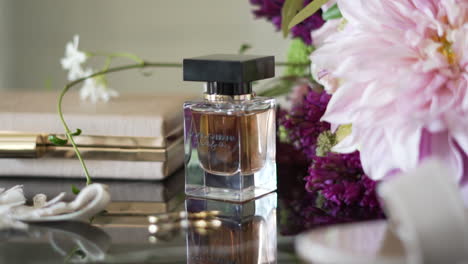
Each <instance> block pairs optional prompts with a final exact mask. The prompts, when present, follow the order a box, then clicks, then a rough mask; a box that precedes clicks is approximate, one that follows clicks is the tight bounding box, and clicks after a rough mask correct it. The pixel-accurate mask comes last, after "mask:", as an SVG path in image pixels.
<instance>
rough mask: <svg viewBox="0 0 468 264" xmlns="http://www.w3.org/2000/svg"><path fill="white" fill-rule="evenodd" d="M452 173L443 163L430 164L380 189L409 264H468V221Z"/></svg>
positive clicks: (424, 164)
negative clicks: (452, 179)
mask: <svg viewBox="0 0 468 264" xmlns="http://www.w3.org/2000/svg"><path fill="white" fill-rule="evenodd" d="M452 173H453V172H451V171H450V170H448V169H447V168H446V167H445V166H444V164H443V163H441V162H440V161H436V160H429V161H426V162H424V163H423V164H422V165H421V166H420V167H419V168H417V169H415V170H413V171H410V172H409V173H405V174H404V175H401V176H400V177H397V178H395V179H394V180H391V181H389V182H384V183H383V184H382V185H381V186H380V188H379V190H378V192H379V195H380V196H381V198H382V199H383V200H384V206H385V212H386V215H387V217H388V218H389V221H390V224H391V227H393V231H394V232H395V234H396V235H397V236H398V237H399V238H400V239H401V241H402V243H403V245H404V247H405V249H406V252H407V255H406V262H407V263H410V264H423V263H424V264H439V263H467V262H468V229H467V226H468V219H467V218H468V217H467V215H466V212H465V209H464V204H463V200H462V198H461V195H460V192H459V190H458V187H457V186H456V184H455V182H451V181H450V179H451V177H450V176H451V174H452ZM464 261H465V262H464Z"/></svg>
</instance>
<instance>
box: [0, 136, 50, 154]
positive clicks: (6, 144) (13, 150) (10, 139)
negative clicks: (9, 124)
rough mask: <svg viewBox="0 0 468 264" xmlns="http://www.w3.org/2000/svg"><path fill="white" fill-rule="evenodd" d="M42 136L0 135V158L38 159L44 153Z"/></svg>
mask: <svg viewBox="0 0 468 264" xmlns="http://www.w3.org/2000/svg"><path fill="white" fill-rule="evenodd" d="M43 144H44V140H43V137H42V135H38V134H26V133H13V132H5V133H0V158H9V157H17V158H38V157H40V156H42V155H43V154H44V152H45V149H44V146H43Z"/></svg>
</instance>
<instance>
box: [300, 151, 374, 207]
mask: <svg viewBox="0 0 468 264" xmlns="http://www.w3.org/2000/svg"><path fill="white" fill-rule="evenodd" d="M305 180H306V189H307V190H308V191H309V192H319V193H320V194H321V195H322V196H323V197H324V198H325V199H326V200H327V201H329V202H332V203H334V204H336V205H338V206H341V205H346V206H361V207H371V208H373V207H377V208H378V207H379V202H378V200H377V196H376V193H375V188H376V183H375V181H373V180H371V179H369V177H367V175H365V174H364V171H363V169H362V166H361V161H360V159H359V152H357V151H356V152H353V153H350V154H336V153H328V155H327V156H326V157H318V156H315V157H314V158H313V160H312V165H311V166H310V167H309V175H308V176H307V177H306V178H305Z"/></svg>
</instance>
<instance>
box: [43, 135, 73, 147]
mask: <svg viewBox="0 0 468 264" xmlns="http://www.w3.org/2000/svg"><path fill="white" fill-rule="evenodd" d="M47 139H48V140H49V141H50V142H51V143H52V144H54V145H56V146H65V145H66V144H67V143H68V140H67V139H62V138H59V137H57V136H56V135H49V136H48V137H47Z"/></svg>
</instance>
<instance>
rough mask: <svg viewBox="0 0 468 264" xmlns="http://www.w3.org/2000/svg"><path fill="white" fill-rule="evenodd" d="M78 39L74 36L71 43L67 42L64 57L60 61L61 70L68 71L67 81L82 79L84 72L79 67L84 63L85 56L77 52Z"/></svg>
mask: <svg viewBox="0 0 468 264" xmlns="http://www.w3.org/2000/svg"><path fill="white" fill-rule="evenodd" d="M79 42H80V37H79V36H78V35H75V36H74V37H73V41H72V42H68V43H67V45H66V48H65V57H63V58H62V60H61V61H60V62H61V64H62V67H63V69H65V70H68V80H69V81H74V80H76V79H78V78H82V77H84V76H85V75H84V71H83V68H82V67H81V64H83V63H84V62H85V61H86V54H85V53H84V52H82V51H80V50H78V44H79Z"/></svg>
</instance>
